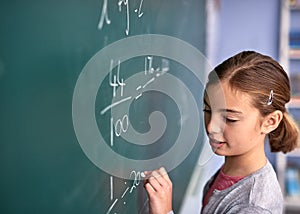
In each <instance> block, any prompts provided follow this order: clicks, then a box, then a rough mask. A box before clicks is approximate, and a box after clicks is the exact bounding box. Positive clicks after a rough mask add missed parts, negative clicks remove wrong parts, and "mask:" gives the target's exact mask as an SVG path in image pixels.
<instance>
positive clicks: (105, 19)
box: [0, 0, 206, 214]
mask: <svg viewBox="0 0 300 214" xmlns="http://www.w3.org/2000/svg"><path fill="white" fill-rule="evenodd" d="M205 17H206V15H205V1H204V0H201V1H199V0H184V1H182V0H162V1H157V0H151V1H150V0H132V1H131V0H120V1H119V0H109V1H108V0H87V1H83V0H72V1H71V0H61V1H55V0H52V1H50V0H39V1H37V0H28V1H16V0H9V1H8V0H2V1H1V3H0V130H1V131H0V133H1V134H0V145H1V147H0V166H1V177H0V189H1V208H0V212H1V213H73V214H74V213H98V214H99V213H131V214H132V213H147V211H148V210H147V209H148V207H147V196H146V193H145V191H144V189H143V185H142V181H139V178H140V176H141V169H136V168H131V169H130V167H129V168H128V166H125V165H124V167H122V166H121V164H120V163H119V162H118V163H115V160H114V159H110V158H108V161H107V159H102V157H105V156H107V155H108V157H110V156H109V154H107V153H105V152H102V151H96V150H97V148H95V149H96V150H95V151H94V153H93V152H92V151H93V149H91V148H90V149H91V150H92V151H88V152H87V151H86V150H85V149H84V148H83V146H82V144H84V142H80V141H81V133H79V134H78V132H80V131H78V126H81V125H82V124H81V123H80V120H81V119H83V120H84V118H85V115H86V114H85V113H86V112H81V111H82V109H80V108H81V107H84V106H85V105H84V103H85V100H84V98H83V97H84V96H83V94H80V93H81V90H82V87H81V86H80V81H87V82H85V83H89V81H91V82H93V81H94V80H95V79H93V78H94V76H93V74H92V75H91V73H90V71H91V70H92V69H94V68H97V66H99V62H98V60H99V59H101V60H105V59H104V58H103V56H106V54H105V53H106V52H105V51H109V50H111V48H113V47H115V46H114V45H116V44H117V45H120V44H121V46H122V47H125V48H124V50H121V49H120V52H122V51H123V52H124V53H128V52H130V51H131V50H132V49H134V47H135V44H134V43H132V41H133V40H130V38H135V40H134V41H137V44H139V43H143V42H144V44H146V45H147V46H146V47H148V48H149V50H150V49H151V45H153V44H152V43H151V41H153V42H154V45H153V46H154V47H156V48H157V44H155V42H156V41H157V39H158V40H160V42H162V41H165V39H167V40H166V41H171V43H170V44H174V43H176V42H178V45H179V47H181V46H180V45H183V47H189V46H188V44H190V45H191V47H193V48H195V49H197V50H198V51H200V52H204V50H205ZM143 35H145V36H144V37H143ZM147 35H148V36H147ZM156 35H158V36H156ZM141 36H142V37H141ZM128 38H129V40H126V39H128ZM124 39H125V43H123V42H124ZM176 39H178V40H176ZM120 41H123V42H120ZM149 42H150V44H149ZM124 44H132V46H126V45H124ZM176 44H177V43H176ZM176 46H177V45H176ZM107 47H109V48H108V49H105V48H107ZM118 47H119V46H118ZM165 48H166V47H164V46H163V45H162V49H165ZM169 48H170V50H169V52H170V53H180V51H182V50H180V49H178V47H169ZM172 48H174V50H173V49H172ZM188 49H189V48H188ZM103 50H104V51H103ZM147 50H148V49H146V52H142V53H138V54H137V53H136V55H135V56H133V57H132V58H131V59H130V60H127V59H122V58H120V56H117V57H116V59H113V60H112V59H110V58H107V59H106V62H105V63H106V68H107V70H106V71H105V72H107V71H110V72H107V73H105V75H104V73H103V75H102V73H101V72H104V71H101V70H99V73H98V74H100V75H102V76H103V82H98V84H99V85H97V87H99V88H98V89H97V91H96V94H95V97H94V99H95V100H92V101H93V102H94V104H95V105H94V108H93V109H94V112H93V115H94V116H95V117H94V118H95V121H94V122H95V124H96V125H97V127H98V129H99V133H100V134H101V135H102V136H103V139H104V141H105V143H106V146H107V147H109V148H111V149H112V150H113V151H114V153H117V154H118V155H120V156H123V157H126V158H128V159H134V160H137V161H140V162H141V163H142V162H143V160H145V159H151V158H155V157H157V156H159V155H161V154H164V153H167V152H168V151H169V150H170V148H171V147H172V143H174V142H175V141H176V138H178V136H179V135H180V130H181V129H182V128H183V127H182V126H185V127H188V128H190V127H189V124H186V123H185V122H178V121H184V118H182V115H180V113H181V109H180V106H179V108H178V105H176V103H175V101H174V100H173V99H172V96H167V95H165V94H163V93H159V91H156V90H155V89H156V87H159V86H157V85H155V84H156V83H154V82H153V83H154V84H153V85H152V86H151V87H152V90H150V89H151V88H148V90H147V91H143V92H141V93H140V94H139V93H138V90H139V89H138V87H139V86H140V89H141V88H142V87H143V86H148V85H149V86H150V85H151V84H150V83H152V82H151V79H152V78H151V77H152V76H153V75H156V76H155V77H157V79H159V78H158V76H159V75H165V77H167V76H168V75H169V76H170V78H171V79H172V78H173V79H174V78H175V79H180V81H182V82H183V83H184V84H185V85H188V88H189V90H190V91H191V93H192V96H193V97H194V98H195V100H197V98H199V100H198V101H196V105H197V107H198V108H199V109H200V110H201V108H202V106H201V99H202V98H201V97H202V93H203V85H201V84H199V81H198V80H197V78H196V77H195V76H194V74H193V73H192V72H191V71H189V70H190V69H189V68H187V67H186V66H185V65H184V64H185V62H186V61H185V60H183V62H178V61H177V62H176V57H175V58H174V59H171V58H168V57H167V56H165V55H164V54H163V53H164V52H163V50H159V48H157V49H155V48H154V49H153V52H152V54H151V51H150V52H149V53H148V52H147ZM192 50H193V49H192ZM160 51H162V52H160ZM158 52H159V53H162V54H161V55H160V56H156V55H154V54H155V53H158ZM117 53H118V52H117ZM117 53H116V52H114V54H117ZM101 54H102V55H101ZM108 55H109V54H108ZM117 55H118V54H117ZM118 57H119V58H118ZM122 60H124V61H122ZM193 60H194V61H196V59H193ZM199 60H200V61H201V59H199ZM192 64H193V62H192ZM109 66H111V68H110V67H109ZM201 69H202V68H201ZM137 71H143V72H142V74H143V75H142V77H136V78H135V79H131V80H130V77H131V76H132V75H134V74H135V73H136V72H137ZM147 72H148V73H147ZM90 75H91V76H90ZM145 75H146V77H145ZM147 75H148V76H147ZM149 75H150V78H149V79H147V78H148V77H149ZM151 75H152V76H151ZM171 76H172V77H171ZM153 77H154V76H153ZM80 78H82V79H80ZM89 78H90V79H89ZM146 80H147V81H148V82H147V81H146ZM161 80H163V78H161ZM130 81H131V83H130ZM143 81H144V82H143ZM145 81H146V82H145ZM159 81H160V80H159ZM159 81H155V82H158V83H157V84H159V85H160V86H162V85H163V86H164V87H165V88H169V89H170V91H173V92H174V91H175V94H177V95H178V94H179V95H180V94H182V96H181V97H182V100H181V102H182V103H186V100H185V95H186V94H185V92H182V91H184V89H183V88H180V87H177V86H174V85H173V86H170V87H167V86H166V85H168V84H167V82H160V83H159ZM96 82H97V77H96ZM122 83H125V84H126V85H125V86H124V87H123V85H122ZM134 83H137V85H134ZM113 84H117V85H118V87H116V86H112V85H113ZM138 84H139V85H138ZM130 85H131V86H132V87H135V88H133V89H132V90H135V91H136V94H135V95H134V96H135V97H134V98H132V100H133V101H132V102H131V105H129V106H128V114H124V113H123V114H122V113H119V112H118V110H117V109H118V108H114V107H111V106H110V107H109V105H110V104H111V103H113V101H114V99H117V98H114V95H113V93H114V90H115V93H116V97H117V96H119V95H120V94H121V93H124V98H125V94H126V93H127V91H128V87H129V86H130ZM85 87H86V88H87V89H88V90H89V86H87V85H85ZM91 87H93V86H91ZM122 87H123V89H124V91H123V92H121V90H122V89H121V88H122ZM76 90H78V91H76ZM91 90H94V89H91ZM88 92H89V91H88ZM174 96H175V95H174ZM88 97H89V95H88V96H87V99H88ZM179 97H180V96H179ZM130 99H131V98H130ZM123 101H124V103H125V102H126V101H128V100H125V99H123ZM78 102H79V103H81V104H82V106H81V107H78V105H79V106H80V105H81V104H78ZM116 102H117V101H116ZM186 104H187V103H186ZM188 105H189V104H187V106H188ZM184 106H185V104H184ZM121 110H123V109H121ZM87 111H89V110H88V109H87ZM79 112H80V113H82V114H79V115H78V113H79ZM153 112H154V113H155V114H152V113H153ZM158 112H162V113H158ZM151 114H152V116H154V117H155V116H157V117H161V116H162V114H163V115H164V117H163V118H164V119H163V120H159V121H164V120H166V121H168V123H167V125H168V126H167V127H163V126H161V127H158V128H157V132H161V129H162V128H163V130H164V132H163V133H162V135H161V136H160V138H159V139H154V141H157V142H156V143H153V144H151V145H136V144H131V142H129V141H128V140H124V139H123V138H122V136H123V135H125V134H126V133H125V132H126V131H127V128H128V126H129V122H128V121H130V126H131V127H134V128H135V130H136V131H137V132H140V133H146V132H147V131H149V129H150V128H154V129H155V127H149V121H148V120H149V117H150V115H151ZM82 115H83V116H82ZM194 116H195V117H196V118H197V117H199V118H198V119H199V121H201V120H202V118H201V115H194ZM79 119H80V120H79ZM78 120H79V121H78ZM78 124H79V125H78ZM80 124H81V125H80ZM202 129H203V127H202V124H200V125H199V130H198V131H199V133H198V135H197V140H195V143H194V144H192V148H191V151H189V152H188V155H187V156H186V157H185V158H184V159H183V160H182V161H180V163H176V164H173V165H176V167H174V168H172V167H169V168H170V169H168V170H169V171H170V177H171V179H172V181H173V183H174V193H173V195H174V199H173V203H174V204H173V205H174V211H175V212H178V210H179V209H180V206H181V203H182V199H183V196H184V194H185V191H186V188H187V185H188V183H189V180H190V175H191V174H192V172H193V169H194V165H195V163H196V161H197V159H198V156H199V154H200V152H201V148H202V141H203V140H202V139H203V135H204V133H203V131H202ZM88 130H90V129H89V128H86V129H84V132H85V131H88ZM86 134H87V133H86ZM112 135H113V141H112ZM116 135H118V136H116ZM148 137H150V138H151V136H148ZM152 137H153V136H152ZM92 140H93V137H91V141H92ZM144 140H145V139H144ZM141 141H142V140H141ZM191 141H193V140H191ZM143 142H144V141H143ZM99 143H102V142H99ZM111 144H113V148H112V145H111ZM89 152H90V153H93V154H94V156H95V157H96V159H97V158H98V159H97V160H100V162H101V161H102V162H103V160H105V161H107V162H105V166H110V167H108V168H112V167H116V168H114V169H113V171H114V172H116V175H112V174H111V173H110V172H107V169H105V170H104V169H102V168H101V167H99V165H97V163H96V162H97V161H96V162H94V161H93V160H92V159H91V158H90V157H89V155H91V154H90V153H89ZM87 153H89V154H87ZM98 156H101V157H98ZM173 157H174V159H172V160H173V161H174V162H176V159H177V157H178V154H176V153H174V154H173ZM172 160H171V162H172ZM101 164H103V163H101ZM124 164H125V163H124ZM158 165H165V163H164V162H158V163H157V166H158ZM171 165H172V163H171ZM146 166H147V165H146ZM151 166H152V165H151ZM151 166H149V167H151ZM139 167H140V166H139ZM149 167H148V168H149ZM153 167H154V166H153ZM146 168H147V167H146ZM171 168H172V169H171ZM126 175H127V177H126ZM199 201H200V199H199Z"/></svg>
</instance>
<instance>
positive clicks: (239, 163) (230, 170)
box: [223, 149, 267, 176]
mask: <svg viewBox="0 0 300 214" xmlns="http://www.w3.org/2000/svg"><path fill="white" fill-rule="evenodd" d="M266 163H267V157H266V154H265V152H264V149H261V150H259V151H256V152H252V153H250V154H243V155H237V156H226V157H225V163H224V168H223V172H224V174H226V175H228V176H248V175H250V174H252V173H254V172H255V171H257V170H259V169H261V168H262V167H264V166H265V165H266Z"/></svg>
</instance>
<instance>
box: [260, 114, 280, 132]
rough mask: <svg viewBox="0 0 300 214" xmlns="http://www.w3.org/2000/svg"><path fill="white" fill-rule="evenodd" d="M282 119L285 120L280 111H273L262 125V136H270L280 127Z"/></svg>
mask: <svg viewBox="0 0 300 214" xmlns="http://www.w3.org/2000/svg"><path fill="white" fill-rule="evenodd" d="M282 118H283V114H282V112H281V111H279V110H276V111H273V112H272V113H270V114H269V115H268V116H266V117H265V118H264V119H263V123H262V129H261V132H262V134H269V133H270V132H272V131H273V130H275V129H276V128H277V127H278V125H279V123H280V122H281V120H282Z"/></svg>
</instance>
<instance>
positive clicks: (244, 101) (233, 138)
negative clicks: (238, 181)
mask: <svg viewBox="0 0 300 214" xmlns="http://www.w3.org/2000/svg"><path fill="white" fill-rule="evenodd" d="M204 120H205V127H206V132H207V134H208V137H209V143H210V145H211V147H212V149H213V150H214V152H215V153H216V154H218V155H223V156H236V155H243V154H246V153H249V152H256V151H257V150H256V149H257V148H261V146H262V145H263V143H264V135H263V134H261V133H262V131H261V124H262V120H263V117H262V116H261V115H260V113H259V111H258V109H256V108H254V107H253V106H252V104H251V97H250V96H249V95H248V94H247V93H243V92H240V91H237V90H232V89H231V88H230V87H229V85H228V84H227V83H226V82H224V83H223V82H221V84H213V85H209V86H208V88H207V89H206V94H205V97H204Z"/></svg>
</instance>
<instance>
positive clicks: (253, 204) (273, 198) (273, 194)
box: [202, 161, 283, 214]
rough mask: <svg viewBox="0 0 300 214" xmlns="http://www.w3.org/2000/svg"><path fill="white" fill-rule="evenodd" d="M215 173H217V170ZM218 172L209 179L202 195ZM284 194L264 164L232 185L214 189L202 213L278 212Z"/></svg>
mask: <svg viewBox="0 0 300 214" xmlns="http://www.w3.org/2000/svg"><path fill="white" fill-rule="evenodd" d="M217 173H218V172H217ZM217 173H216V174H215V175H214V176H213V177H212V178H211V179H210V180H209V181H208V183H207V184H206V185H205V188H204V193H203V194H204V195H205V194H206V193H207V191H208V189H209V187H210V185H211V184H212V182H213V180H214V179H215V177H216V175H217ZM282 210H283V197H282V193H281V189H280V186H279V183H278V181H277V177H276V174H275V171H274V169H273V167H272V165H271V164H270V162H269V161H268V162H267V164H266V165H265V166H264V167H263V168H261V169H259V170H258V171H256V172H254V173H253V174H251V175H249V176H247V177H245V178H243V179H242V180H240V181H239V182H237V183H236V184H234V185H232V186H231V187H229V188H227V189H225V190H222V191H219V190H215V191H214V192H213V194H212V196H211V198H210V199H209V202H208V204H207V205H206V206H205V207H204V209H203V211H202V213H203V214H206V213H209V214H211V213H218V214H221V213H259V214H264V213H272V214H279V213H280V214H281V213H282V212H283V211H282Z"/></svg>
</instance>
